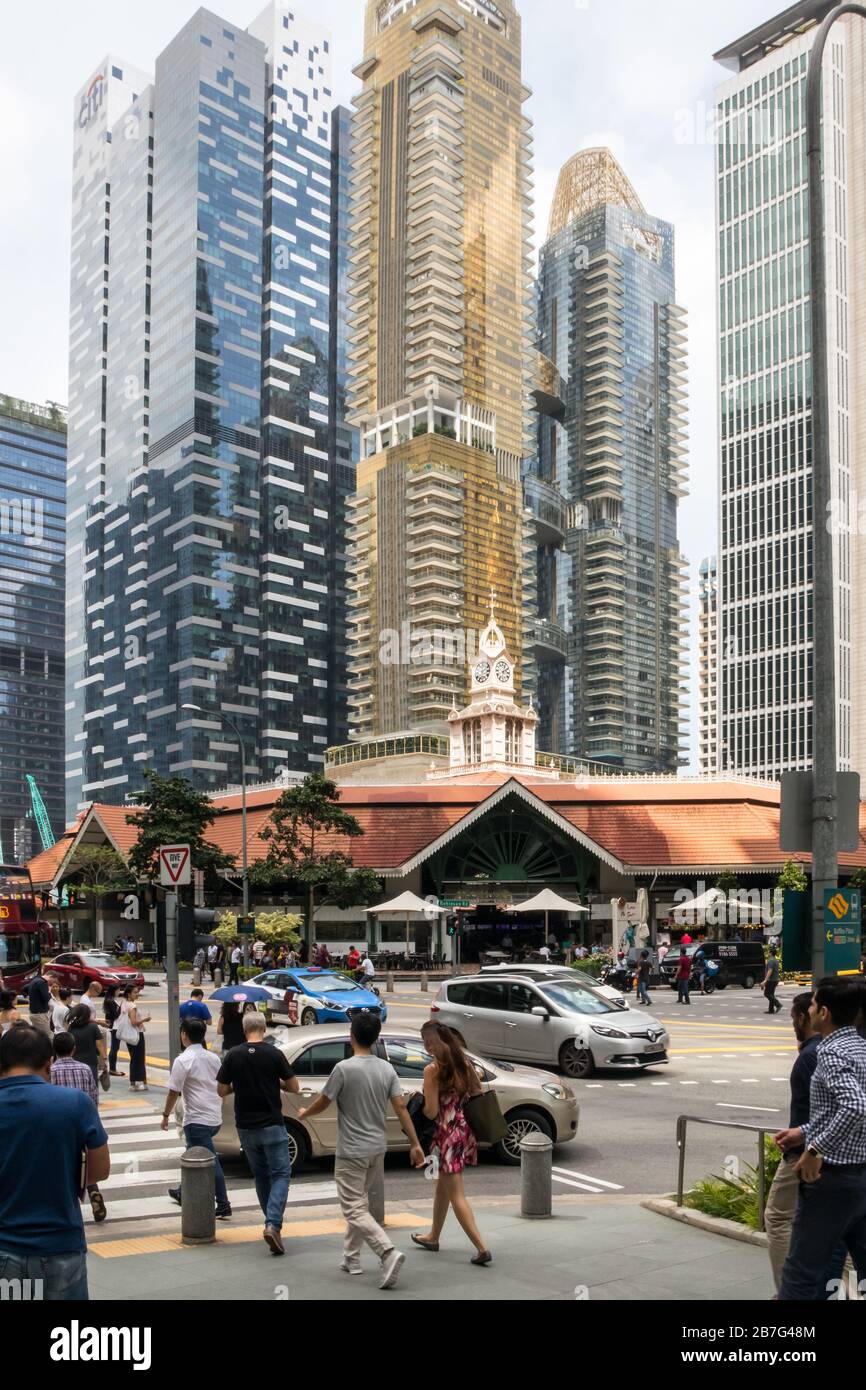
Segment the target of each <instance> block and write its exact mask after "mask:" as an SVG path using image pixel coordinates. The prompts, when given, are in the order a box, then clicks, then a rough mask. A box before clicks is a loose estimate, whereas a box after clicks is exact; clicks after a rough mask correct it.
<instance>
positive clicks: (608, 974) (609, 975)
mask: <svg viewBox="0 0 866 1390" xmlns="http://www.w3.org/2000/svg"><path fill="white" fill-rule="evenodd" d="M601 982H602V984H603V985H610V987H611V989H618V990H620V991H621V992H622V993H623V994H630V993H631V991H632V988H633V987H634V970H633V969H632V967H631V966H630V965H623V964H622V963H620V962H618V963H617V964H615V965H613V964H612V965H606V966H605V967H604V969H603V970H602V972H601Z"/></svg>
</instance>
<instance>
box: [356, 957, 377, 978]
mask: <svg viewBox="0 0 866 1390" xmlns="http://www.w3.org/2000/svg"><path fill="white" fill-rule="evenodd" d="M360 969H361V970H362V971H363V973H364V979H365V980H372V978H373V976H374V975H375V973H376V967H375V965H374V964H373V962H372V961H371V959H370V957H369V955H368V954H366V952H365V954H364V959H363V960H362V961H361V965H360Z"/></svg>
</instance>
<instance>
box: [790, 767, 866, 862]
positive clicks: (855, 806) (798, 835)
mask: <svg viewBox="0 0 866 1390" xmlns="http://www.w3.org/2000/svg"><path fill="white" fill-rule="evenodd" d="M836 779H837V787H836V794H837V803H836V834H837V849H838V850H839V852H840V853H841V854H853V853H854V851H855V850H856V849H859V847H860V774H859V773H858V772H837V774H836ZM812 815H813V810H812V774H811V772H783V773H782V800H781V807H780V814H779V848H780V849H781V850H783V851H784V852H785V853H786V854H811V853H812Z"/></svg>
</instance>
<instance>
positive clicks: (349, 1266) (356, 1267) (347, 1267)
mask: <svg viewBox="0 0 866 1390" xmlns="http://www.w3.org/2000/svg"><path fill="white" fill-rule="evenodd" d="M340 1268H341V1270H342V1271H343V1273H344V1274H363V1273H364V1271H363V1269H362V1268H361V1261H360V1260H347V1259H345V1258H344V1259H342V1260H341V1261H340Z"/></svg>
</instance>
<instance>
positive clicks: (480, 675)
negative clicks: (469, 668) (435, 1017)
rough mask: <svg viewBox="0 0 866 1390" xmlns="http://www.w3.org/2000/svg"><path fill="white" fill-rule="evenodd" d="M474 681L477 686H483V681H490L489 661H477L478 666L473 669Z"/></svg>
mask: <svg viewBox="0 0 866 1390" xmlns="http://www.w3.org/2000/svg"><path fill="white" fill-rule="evenodd" d="M475 679H476V681H477V682H478V684H479V685H483V684H484V682H485V681H489V680H490V662H489V661H479V663H478V665H477V666H476V667H475Z"/></svg>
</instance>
